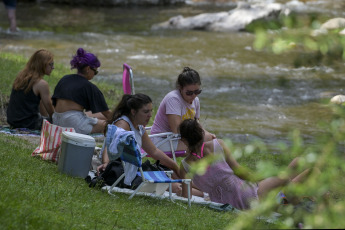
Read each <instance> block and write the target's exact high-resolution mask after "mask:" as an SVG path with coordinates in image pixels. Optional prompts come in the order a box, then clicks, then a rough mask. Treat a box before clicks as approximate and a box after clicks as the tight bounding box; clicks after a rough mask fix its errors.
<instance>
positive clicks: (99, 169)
mask: <svg viewBox="0 0 345 230" xmlns="http://www.w3.org/2000/svg"><path fill="white" fill-rule="evenodd" d="M107 165H108V163H104V164H101V165H100V166H98V167H97V176H99V174H100V173H101V172H103V171H104V170H105V168H106V167H107Z"/></svg>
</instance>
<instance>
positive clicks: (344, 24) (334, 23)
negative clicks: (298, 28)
mask: <svg viewBox="0 0 345 230" xmlns="http://www.w3.org/2000/svg"><path fill="white" fill-rule="evenodd" d="M342 28H345V18H332V19H329V20H328V21H326V22H325V23H323V24H322V25H321V26H320V28H319V29H316V30H314V31H313V32H312V35H313V36H318V35H321V34H327V33H328V31H329V30H336V29H342ZM339 34H341V35H345V29H344V30H342V31H340V32H339Z"/></svg>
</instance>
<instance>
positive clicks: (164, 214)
mask: <svg viewBox="0 0 345 230" xmlns="http://www.w3.org/2000/svg"><path fill="white" fill-rule="evenodd" d="M0 146H1V151H0V158H1V161H0V173H1V175H2V176H1V178H0V187H1V193H0V216H1V218H0V229H48V228H49V229H223V228H225V227H226V226H227V225H228V223H230V222H231V221H232V220H233V219H234V218H236V215H235V214H229V213H219V212H215V211H213V210H211V209H208V208H206V207H205V206H199V205H192V208H191V209H186V207H187V206H186V203H180V202H179V203H178V204H176V203H172V202H170V201H167V200H158V199H153V198H148V197H143V196H137V197H134V198H133V199H132V200H128V195H126V194H118V198H114V197H112V196H110V195H108V194H107V193H105V192H102V191H101V190H100V189H97V188H89V187H88V185H87V183H86V182H85V181H84V180H83V179H81V178H72V177H70V176H67V175H65V174H61V173H60V172H58V167H57V165H56V164H53V163H49V162H45V161H42V160H40V159H38V158H34V157H31V156H30V155H31V152H32V151H33V149H34V148H35V147H36V146H34V145H33V144H31V143H30V142H27V141H23V140H22V139H21V138H19V137H13V136H8V135H4V134H0Z"/></svg>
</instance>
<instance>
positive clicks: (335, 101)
mask: <svg viewBox="0 0 345 230" xmlns="http://www.w3.org/2000/svg"><path fill="white" fill-rule="evenodd" d="M344 102H345V95H341V94H339V95H336V96H334V97H332V98H331V103H333V104H338V105H340V104H343V103H344Z"/></svg>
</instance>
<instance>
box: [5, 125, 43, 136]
mask: <svg viewBox="0 0 345 230" xmlns="http://www.w3.org/2000/svg"><path fill="white" fill-rule="evenodd" d="M0 133H6V134H11V135H16V136H37V137H39V136H40V135H41V131H40V130H32V129H27V128H15V129H11V128H10V127H9V126H7V125H4V126H0Z"/></svg>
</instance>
